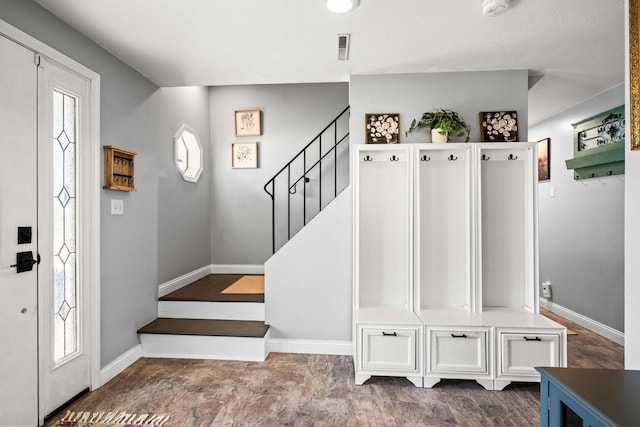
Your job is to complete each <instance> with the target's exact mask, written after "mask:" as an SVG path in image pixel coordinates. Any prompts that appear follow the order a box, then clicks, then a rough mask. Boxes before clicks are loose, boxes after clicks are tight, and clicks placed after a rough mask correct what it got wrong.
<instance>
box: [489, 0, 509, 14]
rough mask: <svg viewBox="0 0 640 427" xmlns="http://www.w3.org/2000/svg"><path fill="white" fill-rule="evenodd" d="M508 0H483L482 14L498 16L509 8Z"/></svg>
mask: <svg viewBox="0 0 640 427" xmlns="http://www.w3.org/2000/svg"><path fill="white" fill-rule="evenodd" d="M509 6H510V1H509V0H484V1H483V2H482V14H483V15H484V16H490V17H494V16H498V15H501V14H503V13H504V12H506V11H507V9H509Z"/></svg>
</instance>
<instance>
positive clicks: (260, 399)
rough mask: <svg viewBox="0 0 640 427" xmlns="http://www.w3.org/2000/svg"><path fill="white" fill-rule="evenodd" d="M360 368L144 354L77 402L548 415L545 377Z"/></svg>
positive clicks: (249, 420) (279, 418)
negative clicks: (501, 383) (437, 378)
mask: <svg viewBox="0 0 640 427" xmlns="http://www.w3.org/2000/svg"><path fill="white" fill-rule="evenodd" d="M545 314H548V315H549V317H551V318H553V319H554V320H557V321H559V322H560V323H562V324H564V325H566V326H567V327H568V328H570V329H572V330H573V331H575V332H577V335H570V336H569V337H568V364H569V366H570V367H587V368H589V367H593V368H611V369H622V368H623V366H624V364H623V352H624V351H623V347H622V346H620V345H617V344H615V343H613V342H611V341H609V340H606V339H604V338H602V337H600V336H598V335H596V334H594V333H592V332H589V331H587V330H586V329H584V328H582V327H580V326H578V325H576V324H574V323H572V322H568V321H566V320H564V319H562V318H560V317H558V316H555V315H553V314H550V313H548V312H545ZM353 372H354V371H353V360H352V358H351V357H350V356H326V355H303V354H283V353H272V354H270V355H269V357H268V359H267V361H266V362H263V363H256V362H230V361H213V360H186V359H140V360H138V361H137V362H136V363H134V364H133V365H132V366H130V367H129V368H127V369H126V370H125V371H124V372H122V373H121V374H120V375H118V376H117V377H116V378H114V379H113V380H111V381H110V382H109V383H107V384H106V385H104V386H103V387H102V388H100V389H99V390H96V391H94V392H92V393H89V394H88V395H86V396H84V397H82V398H81V399H80V400H78V401H77V402H75V403H74V404H73V405H72V406H71V407H70V408H69V409H71V410H74V411H130V412H135V413H138V414H140V413H155V414H158V415H161V414H168V415H170V416H171V420H170V422H169V424H168V425H171V426H189V427H191V426H280V425H292V426H312V425H313V426H483V427H485V426H518V427H523V426H537V425H539V396H540V393H539V384H538V383H512V384H511V385H509V386H508V387H507V388H506V389H505V390H503V391H485V390H484V389H483V388H482V387H481V386H479V385H478V384H477V383H475V382H473V381H443V382H441V383H440V384H438V385H436V386H435V387H434V388H433V389H422V388H416V387H414V386H413V385H412V384H411V383H409V382H408V381H407V380H405V379H398V378H377V377H376V378H372V379H371V380H369V381H367V382H366V383H365V384H364V385H362V386H356V385H355V384H354V379H353ZM54 420H55V419H54ZM53 425H55V421H53V422H51V423H50V424H48V426H53Z"/></svg>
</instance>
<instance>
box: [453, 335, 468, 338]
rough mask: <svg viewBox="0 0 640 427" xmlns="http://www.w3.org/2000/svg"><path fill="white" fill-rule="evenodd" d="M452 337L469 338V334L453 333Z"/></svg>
mask: <svg viewBox="0 0 640 427" xmlns="http://www.w3.org/2000/svg"><path fill="white" fill-rule="evenodd" d="M451 338H467V334H460V335H456V334H451Z"/></svg>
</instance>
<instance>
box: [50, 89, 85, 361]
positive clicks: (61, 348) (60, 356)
mask: <svg viewBox="0 0 640 427" xmlns="http://www.w3.org/2000/svg"><path fill="white" fill-rule="evenodd" d="M77 129H78V99H77V98H75V97H73V96H71V95H69V94H67V93H64V92H61V91H58V90H55V89H54V93H53V177H54V178H53V255H54V262H53V311H54V313H53V317H54V319H53V324H54V362H55V363H59V362H61V361H63V360H64V359H65V358H67V357H70V356H72V355H73V354H75V353H77V352H78V342H79V341H78V331H79V328H78V321H79V319H78V306H77V304H78V301H79V299H78V292H77V283H76V278H77V270H76V228H77V224H76V143H77V141H76V136H77Z"/></svg>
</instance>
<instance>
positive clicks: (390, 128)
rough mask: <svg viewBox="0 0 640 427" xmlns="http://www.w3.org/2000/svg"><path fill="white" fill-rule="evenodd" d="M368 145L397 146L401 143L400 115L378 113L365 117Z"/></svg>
mask: <svg viewBox="0 0 640 427" xmlns="http://www.w3.org/2000/svg"><path fill="white" fill-rule="evenodd" d="M364 128H365V134H366V135H367V139H366V141H367V144H397V143H399V142H400V115H399V114H398V113H377V114H365V115H364Z"/></svg>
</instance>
